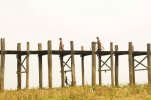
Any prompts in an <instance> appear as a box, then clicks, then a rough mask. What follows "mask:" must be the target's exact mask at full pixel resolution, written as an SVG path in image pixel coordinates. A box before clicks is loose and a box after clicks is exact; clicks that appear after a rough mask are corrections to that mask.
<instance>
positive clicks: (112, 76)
mask: <svg viewBox="0 0 151 100" xmlns="http://www.w3.org/2000/svg"><path fill="white" fill-rule="evenodd" d="M110 56H111V58H110V60H111V62H110V66H111V85H112V86H114V65H113V42H111V43H110Z"/></svg>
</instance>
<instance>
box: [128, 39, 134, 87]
mask: <svg viewBox="0 0 151 100" xmlns="http://www.w3.org/2000/svg"><path fill="white" fill-rule="evenodd" d="M128 55H129V82H130V83H129V85H135V75H134V56H133V45H132V42H129V53H128Z"/></svg>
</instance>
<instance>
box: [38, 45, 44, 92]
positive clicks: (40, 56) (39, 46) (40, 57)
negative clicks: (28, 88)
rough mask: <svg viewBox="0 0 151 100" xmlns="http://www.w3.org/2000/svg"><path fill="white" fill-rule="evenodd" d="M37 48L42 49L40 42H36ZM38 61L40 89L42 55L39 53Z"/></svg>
mask: <svg viewBox="0 0 151 100" xmlns="http://www.w3.org/2000/svg"><path fill="white" fill-rule="evenodd" d="M38 50H39V51H41V50H42V44H41V43H39V44H38ZM38 62H39V88H40V89H42V87H43V86H42V85H43V84H42V55H41V54H39V55H38Z"/></svg>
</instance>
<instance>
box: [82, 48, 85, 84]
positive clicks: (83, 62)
mask: <svg viewBox="0 0 151 100" xmlns="http://www.w3.org/2000/svg"><path fill="white" fill-rule="evenodd" d="M81 51H84V48H83V46H82V47H81ZM81 67H82V68H81V70H82V86H84V81H85V80H84V56H83V55H81Z"/></svg>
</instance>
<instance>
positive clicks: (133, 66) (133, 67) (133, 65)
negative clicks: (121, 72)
mask: <svg viewBox="0 0 151 100" xmlns="http://www.w3.org/2000/svg"><path fill="white" fill-rule="evenodd" d="M132 51H134V46H133V45H132ZM132 57H133V58H132V59H133V60H132V70H133V85H135V64H134V55H132Z"/></svg>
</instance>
